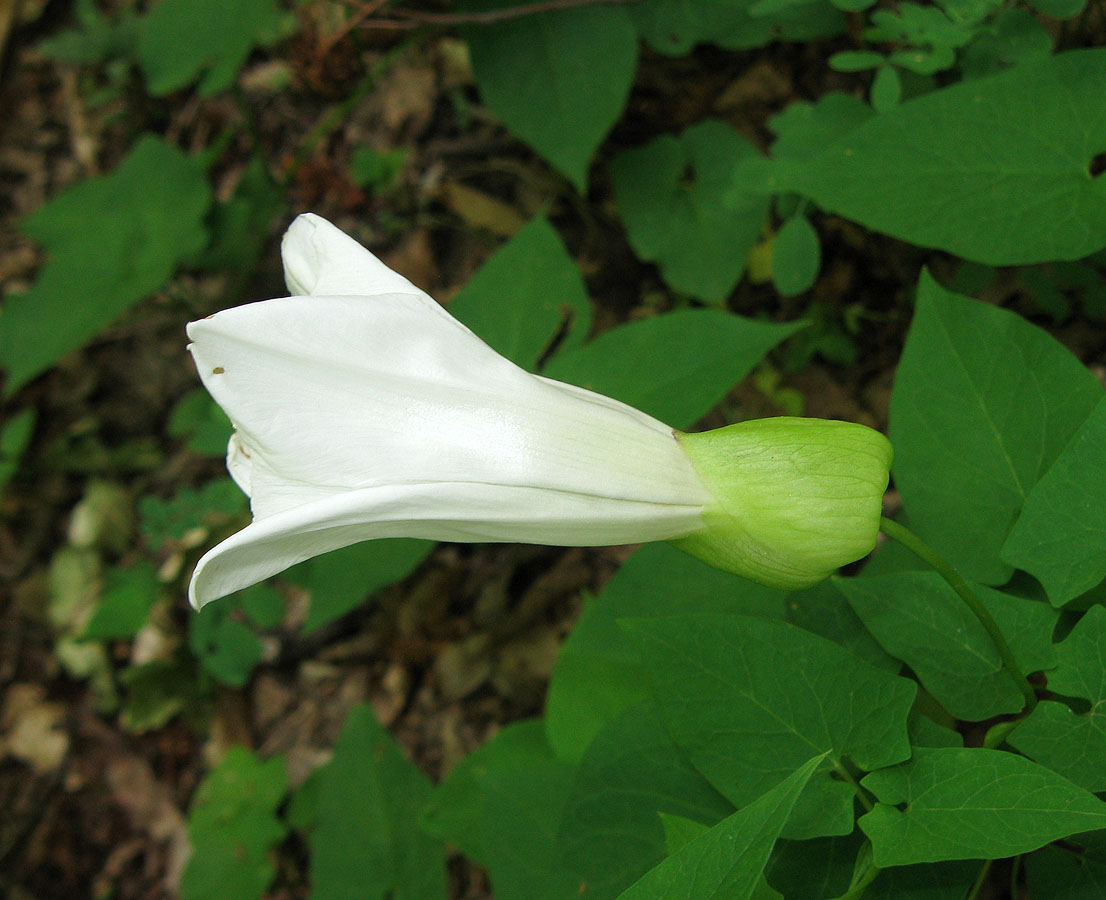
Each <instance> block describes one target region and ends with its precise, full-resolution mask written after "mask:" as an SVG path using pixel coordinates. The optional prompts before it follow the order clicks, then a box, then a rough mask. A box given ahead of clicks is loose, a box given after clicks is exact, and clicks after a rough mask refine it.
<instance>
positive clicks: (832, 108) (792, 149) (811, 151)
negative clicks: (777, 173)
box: [768, 92, 872, 160]
mask: <svg viewBox="0 0 1106 900" xmlns="http://www.w3.org/2000/svg"><path fill="white" fill-rule="evenodd" d="M871 118H872V109H871V107H870V106H868V104H867V103H865V102H864V101H863V100H858V99H857V98H856V97H854V96H852V95H851V94H842V93H837V92H830V93H828V94H825V95H824V96H822V97H820V98H819V99H818V102H817V103H792V104H791V105H790V106H788V107H786V108H785V109H784V110H783V112H781V113H778V114H777V115H775V116H773V117H772V118H771V119H770V120H769V122H768V124H769V127H770V128H771V129H772V132H773V133H774V134H775V135H776V142H775V143H774V144H773V145H772V156H773V158H775V159H789V160H806V159H812V158H814V157H817V155H818V154H819V153H820V152H821V151H822V150H824V149H825V147H826V145H827V144H831V143H833V142H834V141H836V140H838V139H839V138H842V137H844V136H845V135H847V134H851V133H852V132H853V131H854V130H856V129H857V128H859V127H860V126H861V125H863V124H864V123H865V122H867V121H868V120H869V119H871Z"/></svg>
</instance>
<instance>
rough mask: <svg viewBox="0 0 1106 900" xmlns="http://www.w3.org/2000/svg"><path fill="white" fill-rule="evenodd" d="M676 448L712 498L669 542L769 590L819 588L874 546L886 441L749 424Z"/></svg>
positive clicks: (786, 420) (851, 431)
mask: <svg viewBox="0 0 1106 900" xmlns="http://www.w3.org/2000/svg"><path fill="white" fill-rule="evenodd" d="M679 440H680V444H681V446H682V447H683V449H684V452H685V453H687V455H688V457H689V458H690V459H691V462H692V465H693V466H694V467H695V470H696V471H697V472H698V473H699V477H700V478H702V479H703V481H704V482H705V483H706V485H707V487H708V489H709V490H710V491H711V493H712V494H713V497H714V502H713V504H711V505H709V506H708V507H707V509H706V510H705V512H704V514H703V518H704V520H705V521H706V523H707V528H706V529H705V530H703V531H700V532H697V533H695V534H692V535H690V536H688V537H685V538H681V539H679V540H675V541H673V542H672V543H673V544H674V545H675V546H677V547H679V548H680V549H681V550H684V551H685V552H687V553H690V554H692V555H693V556H697V557H699V558H700V559H702V560H703V561H704V562H707V563H710V565H712V566H717V567H718V568H720V569H725V570H727V571H729V572H733V573H735V574H737V575H742V576H744V577H745V578H750V579H752V580H753V581H758V582H760V583H761V584H766V585H769V586H771V587H778V588H784V589H787V590H796V589H799V588H804V587H810V586H811V585H813V584H817V583H818V582H819V581H821V580H822V579H823V578H825V577H826V576H828V575H830V574H831V573H832V572H834V571H835V570H836V569H838V568H839V567H840V566H843V565H845V564H846V563H850V562H854V561H856V560H858V559H860V558H861V557H862V556H865V555H867V554H868V553H870V552H871V551H872V549H873V548H874V547H875V545H876V535H877V533H878V532H879V519H880V513H881V509H882V498H883V492H884V491H885V490H886V489H887V473H888V471H889V469H890V467H891V443H890V441H888V440H887V438H885V437H884V436H883V435H882V434H880V433H879V432H878V431H873V430H872V429H871V428H867V427H866V426H864V425H857V424H855V423H852V422H836V421H829V420H825V419H798V418H791V417H787V416H783V417H780V418H775V419H755V420H752V421H749V422H741V423H740V424H738V425H730V426H729V427H727V428H719V429H716V430H714V431H707V432H704V433H702V434H681V435H680V436H679Z"/></svg>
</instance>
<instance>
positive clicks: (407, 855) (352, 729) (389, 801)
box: [308, 706, 448, 900]
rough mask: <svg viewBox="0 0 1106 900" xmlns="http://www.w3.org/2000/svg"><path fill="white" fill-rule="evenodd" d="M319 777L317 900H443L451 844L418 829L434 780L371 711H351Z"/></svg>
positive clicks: (314, 864) (312, 837)
mask: <svg viewBox="0 0 1106 900" xmlns="http://www.w3.org/2000/svg"><path fill="white" fill-rule="evenodd" d="M316 777H317V778H318V785H317V790H318V794H317V797H316V804H315V815H314V821H313V823H312V827H311V831H310V834H309V836H308V842H309V844H310V847H311V884H312V888H313V890H312V894H311V896H312V897H313V898H314V900H349V898H351V897H357V898H361V900H385V898H388V900H434V898H443V900H444V898H445V897H446V896H447V893H448V892H447V887H446V873H445V846H444V845H443V844H441V843H440V842H438V841H436V840H434V839H432V838H430V837H429V836H427V835H426V834H425V833H424V832H423V831H422V830H421V829H420V827H419V824H418V817H419V813H420V810H421V809H422V807H423V805H424V803H425V802H426V800H427V798H428V797H429V795H430V792H431V787H430V782H429V781H428V780H427V778H426V776H425V775H423V773H422V772H420V771H419V770H418V769H416V768H415V767H414V766H413V765H412V764H411V763H410V762H408V760H407V758H406V757H405V756H404V755H403V753H402V752H401V751H400V749H399V748H398V747H397V746H396V744H395V742H394V741H393V740H392V738H391V736H390V735H389V734H388V733H387V732H386V731H385V730H384V728H383V727H382V726H381V725H380V723H379V722H378V721H377V720H376V717H375V716H374V715H373V714H372V710H370V709H369V707H367V706H356V707H354V708H353V709H352V710H351V711H350V713H349V717H348V718H347V719H346V724H345V727H344V728H343V729H342V734H341V736H340V737H339V738H338V743H337V745H336V746H335V748H334V758H333V759H332V760H331V761H330V762H329V763H328V764H327V766H326V768H324V769H322V770H321V771H320V772H319V773H318V775H317V776H316Z"/></svg>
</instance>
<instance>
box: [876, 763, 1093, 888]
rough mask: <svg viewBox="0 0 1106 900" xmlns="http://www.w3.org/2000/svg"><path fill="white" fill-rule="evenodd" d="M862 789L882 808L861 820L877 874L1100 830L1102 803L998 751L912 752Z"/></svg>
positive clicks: (1019, 849) (1009, 851)
mask: <svg viewBox="0 0 1106 900" xmlns="http://www.w3.org/2000/svg"><path fill="white" fill-rule="evenodd" d="M861 784H862V785H863V786H864V787H865V788H867V789H868V790H870V791H871V792H872V793H874V794H875V795H876V796H877V797H878V798H879V800H880V801H881V802H880V803H877V804H876V807H875V809H874V810H873V811H872V812H870V813H868V814H867V815H865V816H862V817H861V819H860V827H861V828H863V829H864V833H865V834H867V835H868V837H869V839H870V840H871V841H872V847H873V849H874V851H875V862H876V865H877V866H880V867H881V868H886V867H888V866H903V865H908V864H910V863H917V862H938V861H941V860H953V859H993V858H999V857H1005V856H1015V855H1017V854H1019V853H1027V852H1029V851H1030V850H1036V849H1037V848H1038V847H1041V846H1043V845H1044V844H1047V843H1048V842H1049V841H1054V840H1056V839H1057V838H1062V837H1067V836H1068V835H1072V834H1076V833H1077V832H1080V831H1087V830H1091V829H1096V828H1106V803H1103V802H1102V801H1101V800H1099V799H1098V798H1097V797H1095V796H1094V795H1093V794H1091V793H1089V792H1087V791H1085V790H1083V789H1082V788H1080V787H1076V785H1074V784H1072V783H1071V782H1070V781H1068V780H1067V779H1065V778H1061V777H1060V776H1059V775H1057V774H1056V773H1055V772H1051V771H1049V770H1048V769H1046V768H1044V767H1043V766H1039V765H1037V764H1036V763H1034V762H1031V761H1030V760H1028V759H1025V758H1024V757H1021V756H1016V755H1015V754H1013V753H1004V752H1002V751H1000V750H987V749H984V748H981V747H978V748H971V749H955V748H948V749H927V748H916V749H915V750H914V756H913V758H912V759H911V760H910V761H909V762H905V763H903V764H902V765H898V766H895V767H894V768H890V769H883V770H881V771H879V772H872V773H871V774H870V775H868V776H867V777H866V778H865V779H864V780H863V781H862V782H861ZM904 803H905V804H906V807H905V809H899V808H898V807H899V806H900V805H901V804H904Z"/></svg>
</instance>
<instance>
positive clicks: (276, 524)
mask: <svg viewBox="0 0 1106 900" xmlns="http://www.w3.org/2000/svg"><path fill="white" fill-rule="evenodd" d="M701 513H702V507H701V506H700V505H699V504H693V505H678V504H656V503H647V502H635V501H633V500H625V499H605V498H598V497H594V496H590V495H587V494H578V493H569V492H557V491H549V490H544V489H541V488H532V487H508V486H503V485H488V484H468V483H437V484H405V485H384V486H379V487H370V488H365V489H362V490H357V491H348V492H343V493H340V494H336V495H334V496H333V497H330V498H327V499H323V500H319V501H316V502H314V503H311V504H307V505H303V506H299V507H295V508H293V509H290V510H288V511H286V512H282V513H278V514H276V515H273V516H269V517H268V518H264V519H258V520H256V521H255V522H254V523H253V524H252V525H250V526H249V527H247V528H245V529H243V530H242V531H240V532H238V533H237V534H234V535H232V536H231V537H229V538H227V539H226V540H225V541H223V542H222V543H221V544H219V545H218V546H216V547H215V548H214V549H212V550H210V551H208V553H206V554H205V555H204V556H203V558H202V559H201V560H200V561H199V563H198V564H197V566H196V571H195V573H194V574H193V576H192V582H191V584H190V585H189V599H190V600H191V602H192V604H193V605H194V606H195V607H196V608H197V609H198V608H200V607H201V606H203V605H204V604H205V603H208V602H209V601H211V600H214V599H216V598H218V597H223V596H226V595H227V594H230V593H233V592H234V591H237V590H240V589H242V588H244V587H248V586H249V585H251V584H256V583H257V582H258V581H261V580H263V579H265V578H268V577H269V576H270V575H275V574H276V573H277V572H280V571H282V570H283V569H286V568H288V567H289V566H292V565H295V564H296V563H298V562H302V561H303V560H305V559H309V558H311V557H312V556H318V555H319V554H321V553H326V552H328V551H330V550H337V549H338V548H340V547H346V546H349V545H350V544H354V543H357V542H358V541H365V540H370V539H373V538H382V537H418V538H429V539H431V540H444V541H508V542H533V543H549V544H560V545H563V546H603V545H608V544H626V543H639V542H644V541H653V540H664V539H666V538H671V537H676V536H679V535H683V534H687V533H688V532H690V531H694V530H696V529H697V528H699V527H701V525H702V522H701V518H700V517H701Z"/></svg>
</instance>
